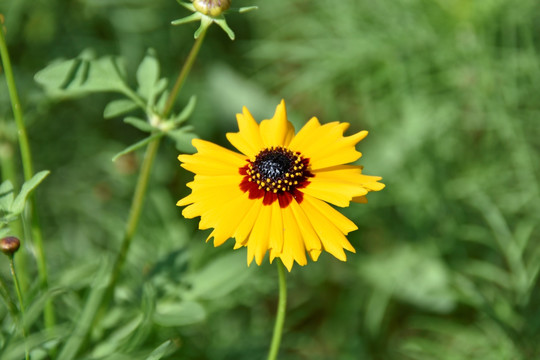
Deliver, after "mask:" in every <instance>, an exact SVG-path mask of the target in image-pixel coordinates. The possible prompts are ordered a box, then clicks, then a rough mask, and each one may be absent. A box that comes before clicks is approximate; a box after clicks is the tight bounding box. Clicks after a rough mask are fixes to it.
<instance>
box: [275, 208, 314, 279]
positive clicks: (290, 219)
mask: <svg viewBox="0 0 540 360" xmlns="http://www.w3.org/2000/svg"><path fill="white" fill-rule="evenodd" d="M281 211H282V215H283V229H284V231H283V235H284V240H283V251H282V252H281V254H280V255H279V257H280V258H281V260H282V261H283V264H284V265H285V267H287V269H288V270H289V271H291V268H292V264H293V260H294V261H296V262H297V263H298V264H299V265H302V266H304V265H306V264H307V258H306V249H305V247H304V241H303V238H302V233H301V232H300V229H299V228H298V224H297V222H296V219H295V217H294V214H293V213H292V209H291V207H290V206H287V207H286V208H283V209H281Z"/></svg>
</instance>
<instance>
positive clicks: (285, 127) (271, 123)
mask: <svg viewBox="0 0 540 360" xmlns="http://www.w3.org/2000/svg"><path fill="white" fill-rule="evenodd" d="M260 133H261V138H262V140H263V143H264V146H265V147H266V148H269V147H272V146H284V147H287V146H288V145H289V143H290V142H291V139H292V138H293V137H294V127H293V126H292V124H291V123H290V122H289V121H288V120H287V110H286V108H285V101H283V100H281V103H280V104H279V105H278V106H277V108H276V112H275V114H274V117H273V118H272V119H270V120H263V121H261V125H260Z"/></svg>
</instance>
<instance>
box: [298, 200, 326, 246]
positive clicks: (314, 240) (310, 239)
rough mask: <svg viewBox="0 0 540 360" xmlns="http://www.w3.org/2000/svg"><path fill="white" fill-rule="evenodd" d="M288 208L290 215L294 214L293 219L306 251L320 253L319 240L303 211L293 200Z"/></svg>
mask: <svg viewBox="0 0 540 360" xmlns="http://www.w3.org/2000/svg"><path fill="white" fill-rule="evenodd" d="M290 207H291V210H292V213H293V214H294V218H295V219H296V223H297V224H298V228H299V230H300V233H301V234H302V237H303V238H304V244H305V247H306V250H307V251H309V252H311V251H313V250H318V251H320V250H321V249H322V244H321V240H320V239H319V236H318V235H317V232H316V231H315V229H314V228H313V225H311V222H310V220H309V218H308V217H307V215H306V214H305V212H304V210H303V209H302V208H301V207H300V205H298V203H297V202H296V200H293V201H292V202H291V204H290Z"/></svg>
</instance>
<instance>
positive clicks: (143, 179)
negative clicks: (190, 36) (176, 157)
mask: <svg viewBox="0 0 540 360" xmlns="http://www.w3.org/2000/svg"><path fill="white" fill-rule="evenodd" d="M205 34H206V31H203V33H201V35H200V36H199V38H198V39H197V40H196V41H195V43H194V44H193V47H192V48H191V51H190V52H189V55H188V57H187V59H186V62H185V63H184V66H183V67H182V70H180V74H179V75H178V78H177V79H176V83H175V84H174V87H173V90H172V91H171V93H170V95H169V97H168V98H167V102H166V103H165V108H164V110H163V117H167V115H168V114H169V113H170V112H171V110H172V107H173V104H174V101H175V100H176V97H177V95H178V92H179V91H180V89H181V88H182V85H183V84H184V82H185V80H186V78H187V76H188V74H189V71H190V70H191V67H192V66H193V63H194V61H195V59H196V58H197V54H198V53H199V50H200V48H201V45H202V41H203V39H204V35H205ZM160 140H161V137H157V138H156V139H154V140H152V141H151V142H150V143H148V146H147V147H146V153H145V156H144V160H143V164H142V166H141V172H140V174H139V179H138V180H137V185H136V188H135V194H134V195H133V201H132V202H131V210H130V213H129V218H128V222H127V225H126V231H125V233H124V238H123V240H122V244H121V247H120V251H119V253H118V256H117V257H116V261H115V263H114V267H113V272H112V275H111V280H110V282H109V286H108V287H107V290H106V293H105V303H108V302H110V301H111V299H112V296H113V293H114V288H115V287H116V283H117V281H118V277H119V276H120V272H121V271H122V268H123V266H124V262H125V260H126V257H127V254H128V252H129V248H130V246H131V241H132V239H133V236H134V235H135V231H136V229H137V225H138V223H139V218H140V215H141V210H142V206H143V203H144V197H145V194H146V188H147V186H148V179H149V178H150V172H151V169H152V165H153V163H154V159H155V157H156V154H157V151H158V148H159V144H160Z"/></svg>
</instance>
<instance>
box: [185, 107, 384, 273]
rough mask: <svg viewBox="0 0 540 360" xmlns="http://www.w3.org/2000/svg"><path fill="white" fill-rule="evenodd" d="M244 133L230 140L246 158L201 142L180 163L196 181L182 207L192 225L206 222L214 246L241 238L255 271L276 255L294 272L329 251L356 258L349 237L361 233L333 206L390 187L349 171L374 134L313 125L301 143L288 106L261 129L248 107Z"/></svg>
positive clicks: (336, 125) (231, 135) (302, 134)
mask: <svg viewBox="0 0 540 360" xmlns="http://www.w3.org/2000/svg"><path fill="white" fill-rule="evenodd" d="M236 118H237V121H238V127H239V132H237V133H228V134H227V139H228V140H229V142H230V143H231V144H232V145H233V146H234V147H235V148H236V149H238V150H239V151H240V152H241V154H239V153H237V152H233V151H230V150H228V149H226V148H223V147H221V146H219V145H216V144H213V143H211V142H208V141H204V140H200V139H195V140H193V146H195V148H196V149H197V153H195V154H194V155H180V156H179V157H178V159H179V160H180V161H181V162H182V167H183V168H185V169H187V170H189V171H191V172H193V173H195V178H194V180H193V181H192V182H190V183H188V187H190V188H191V190H192V192H191V194H190V195H188V196H186V197H185V198H183V199H181V200H180V201H179V202H178V203H177V205H178V206H186V205H188V206H187V207H186V208H185V209H184V210H183V211H182V214H183V215H184V216H185V217H186V218H190V219H191V218H195V217H197V216H200V217H201V220H200V223H199V229H210V228H213V229H214V230H213V231H212V233H211V234H210V235H209V236H208V238H207V241H208V240H210V239H211V238H214V246H219V245H221V244H223V243H224V242H225V241H226V240H227V239H229V238H231V237H234V238H235V240H236V244H235V246H234V248H235V249H238V248H241V247H243V246H247V250H248V255H247V262H248V265H249V264H250V263H251V262H252V261H253V259H255V262H256V263H257V265H260V264H261V263H262V260H263V258H264V256H265V254H266V252H267V250H269V252H270V262H272V261H273V260H274V259H275V258H280V259H281V261H282V262H283V264H284V265H285V266H286V267H287V269H288V270H289V271H290V270H291V268H292V266H293V263H294V262H295V261H296V262H297V263H298V264H299V265H302V266H303V265H306V264H307V258H306V251H307V253H308V254H309V256H310V257H311V259H312V260H313V261H317V259H318V258H319V255H320V254H321V252H322V251H323V250H324V251H327V252H329V253H330V254H332V255H334V256H335V257H336V258H338V259H339V260H342V261H346V259H347V258H346V255H345V252H344V249H345V250H348V251H351V252H355V250H354V248H353V247H352V245H351V244H350V243H349V241H348V240H347V238H346V237H345V235H347V234H348V233H349V232H351V231H353V230H356V229H358V228H357V226H356V225H355V224H354V223H353V222H352V221H351V220H349V219H348V218H346V217H345V216H343V215H342V214H341V213H340V212H338V211H337V210H335V209H334V208H333V207H332V206H330V205H329V204H328V203H330V204H333V205H336V206H340V207H347V206H349V203H350V202H351V201H354V202H361V203H362V202H363V203H365V202H367V200H366V197H365V195H366V194H367V193H368V192H369V191H378V190H381V189H383V188H384V184H382V183H380V182H378V181H379V180H380V179H381V178H380V177H378V176H368V175H363V174H362V167H361V166H356V165H345V164H347V163H350V162H353V161H356V160H357V159H359V158H360V156H362V154H361V153H360V152H358V151H356V149H355V146H356V144H357V143H358V142H359V141H360V140H362V139H363V138H364V137H365V136H366V135H367V131H361V132H359V133H356V134H354V135H351V136H343V132H344V131H345V130H346V129H347V128H348V127H349V124H348V123H339V122H331V123H328V124H324V125H321V124H320V123H319V121H318V120H317V118H315V117H313V118H311V119H310V120H309V121H308V122H307V124H306V125H305V126H304V127H303V128H302V129H301V130H300V131H299V132H298V133H297V134H296V135H295V133H294V128H293V126H292V124H291V123H290V122H289V121H288V120H287V113H286V109H285V102H284V101H281V103H280V104H279V105H278V107H277V108H276V112H275V114H274V117H273V118H272V119H269V120H263V121H262V122H261V123H260V124H257V122H256V121H255V120H254V119H253V116H252V115H251V114H250V113H249V111H248V110H247V109H246V108H245V107H244V108H243V110H242V114H237V116H236Z"/></svg>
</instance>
